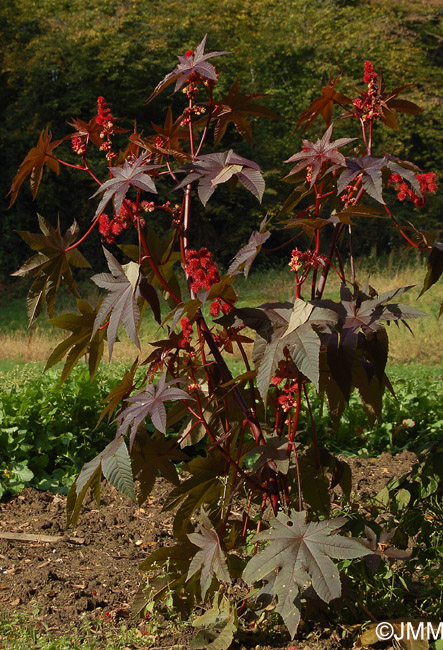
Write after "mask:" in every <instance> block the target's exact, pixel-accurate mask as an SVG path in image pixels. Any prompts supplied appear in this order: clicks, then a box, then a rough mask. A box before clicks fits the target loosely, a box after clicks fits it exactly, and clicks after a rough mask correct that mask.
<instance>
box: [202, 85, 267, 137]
mask: <svg viewBox="0 0 443 650" xmlns="http://www.w3.org/2000/svg"><path fill="white" fill-rule="evenodd" d="M260 97H268V95H267V94H265V93H251V94H248V95H242V94H241V93H240V82H239V80H238V79H236V80H235V81H234V83H233V84H232V86H231V87H230V89H229V92H228V94H227V95H223V96H222V98H221V99H220V100H219V101H218V102H217V104H216V106H215V107H214V110H213V112H212V116H211V117H212V119H215V120H217V122H216V124H215V127H214V145H215V146H217V145H218V144H219V143H220V140H221V139H222V138H223V136H224V134H225V132H226V128H227V126H228V124H229V122H233V124H234V126H235V128H236V129H237V131H238V132H239V133H240V135H241V137H242V138H243V140H247V142H249V144H252V127H251V122H250V121H249V116H250V115H253V116H256V117H268V118H270V119H273V120H276V119H277V120H278V119H279V116H278V115H277V113H274V111H271V109H270V108H268V107H267V106H262V105H260V104H254V103H253V102H254V101H255V100H256V99H259V98H260Z"/></svg>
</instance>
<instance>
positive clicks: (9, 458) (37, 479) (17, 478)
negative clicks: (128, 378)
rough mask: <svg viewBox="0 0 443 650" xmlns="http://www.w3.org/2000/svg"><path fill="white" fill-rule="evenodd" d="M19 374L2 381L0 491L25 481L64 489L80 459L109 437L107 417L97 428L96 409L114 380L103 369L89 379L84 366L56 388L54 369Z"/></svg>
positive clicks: (57, 375) (15, 490) (18, 487)
mask: <svg viewBox="0 0 443 650" xmlns="http://www.w3.org/2000/svg"><path fill="white" fill-rule="evenodd" d="M9 375H12V376H10V380H8V376H9ZM19 375H20V377H15V378H14V376H13V373H9V374H8V375H7V376H6V377H3V381H2V382H1V383H2V388H3V390H2V392H1V396H0V441H1V452H0V495H3V494H5V493H12V494H14V493H18V492H21V490H22V489H23V488H24V487H25V486H32V487H36V488H39V489H42V490H53V491H57V492H61V493H67V491H68V489H69V486H70V485H71V483H72V481H73V479H74V477H75V475H76V473H77V472H78V471H79V470H80V469H81V467H82V465H83V463H84V462H86V461H87V460H88V459H90V458H91V456H93V455H94V454H96V453H97V452H99V451H100V450H101V448H102V447H103V445H104V444H107V443H108V442H109V441H110V440H112V438H113V437H114V432H113V429H112V427H111V426H109V425H108V424H107V422H106V420H105V421H103V422H101V423H100V425H99V426H98V427H97V428H96V425H97V412H96V408H97V403H100V402H101V401H102V400H103V398H104V397H105V396H106V395H107V394H108V393H109V391H110V389H111V388H112V386H113V385H114V384H115V383H116V382H114V380H113V379H112V378H111V377H110V376H109V375H107V374H106V372H101V373H99V374H98V376H97V378H96V379H95V380H94V381H92V382H91V381H90V378H89V374H88V371H87V368H86V366H78V367H77V368H76V369H75V371H74V373H73V374H72V375H71V376H70V377H69V378H68V379H67V380H66V382H65V383H64V384H63V386H62V387H61V388H59V387H58V383H59V378H60V373H59V372H58V371H57V370H55V369H54V370H49V371H48V372H47V373H46V374H44V375H42V373H41V370H39V369H38V368H33V367H32V366H31V368H30V369H28V368H25V369H24V372H22V373H19ZM5 384H6V385H8V384H10V387H9V388H7V387H5Z"/></svg>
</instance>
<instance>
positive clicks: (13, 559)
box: [0, 451, 415, 650]
mask: <svg viewBox="0 0 443 650" xmlns="http://www.w3.org/2000/svg"><path fill="white" fill-rule="evenodd" d="M414 461H415V455H414V454H412V453H411V452H406V451H405V452H403V453H402V454H399V455H397V456H393V457H392V456H391V455H389V454H382V455H381V456H380V457H379V458H377V459H362V458H352V459H347V462H349V464H350V465H351V469H352V472H353V481H354V486H353V487H354V490H355V491H356V493H357V494H358V495H361V496H365V495H368V494H375V493H377V492H378V491H379V490H380V489H381V488H382V487H383V486H384V485H385V483H386V482H387V481H388V480H389V479H391V478H392V477H394V476H395V477H397V476H401V475H402V474H404V473H406V472H407V471H409V469H410V468H411V466H412V464H413V463H414ZM168 490H169V488H168V487H167V484H166V483H164V482H163V481H158V482H157V486H156V489H155V491H154V492H153V494H152V496H151V498H150V499H149V501H148V502H147V504H145V505H144V507H143V508H138V507H137V506H136V505H135V504H133V503H132V502H131V501H130V500H129V499H127V498H126V497H124V496H122V495H120V494H119V493H118V492H116V490H114V489H113V488H112V487H111V486H108V485H105V484H104V485H103V490H102V504H101V507H100V509H98V508H97V506H96V504H95V502H94V501H93V500H89V501H88V500H86V501H85V507H84V508H83V509H82V511H81V514H80V520H79V523H78V526H77V528H76V529H75V530H74V531H71V530H70V531H68V533H67V536H64V535H65V533H66V531H65V528H64V527H65V503H66V498H65V497H62V496H60V495H54V494H51V493H49V492H38V491H37V490H34V489H31V488H29V489H26V490H24V491H23V492H22V494H20V495H19V496H17V497H15V498H14V499H12V500H11V501H9V502H3V503H0V532H1V533H5V532H8V533H20V534H27V535H35V534H38V535H52V536H57V537H60V538H61V539H60V541H57V542H54V541H50V542H42V541H36V540H32V539H31V540H28V541H17V540H14V539H0V610H3V612H6V615H7V612H8V611H11V610H13V611H14V612H17V613H22V614H24V615H26V616H29V618H30V619H31V618H32V616H34V619H33V620H35V616H36V615H35V611H36V610H37V611H38V616H37V618H38V620H40V621H42V623H43V624H44V625H45V627H46V626H47V628H48V629H49V630H50V631H53V632H54V633H55V634H57V633H60V634H62V633H68V631H69V629H70V626H71V625H72V623H74V624H75V623H76V622H79V621H80V619H81V618H82V617H85V616H86V617H88V618H89V619H90V620H92V621H94V620H95V619H101V620H105V621H106V620H108V621H110V622H111V623H115V622H116V621H117V622H119V621H120V622H121V620H122V619H124V620H125V623H126V624H127V625H128V626H136V627H138V628H139V629H140V631H141V632H142V633H143V630H144V629H146V626H147V623H146V622H145V621H142V622H140V621H139V620H134V619H131V618H129V616H130V608H131V601H132V599H133V597H134V595H135V593H136V591H137V589H138V586H139V584H140V582H141V580H143V578H144V576H143V574H142V573H140V572H139V571H138V566H139V565H140V564H141V562H142V561H143V560H144V559H145V558H146V557H147V555H148V554H149V553H150V552H152V551H153V550H155V549H156V548H157V547H158V546H163V545H164V544H165V543H168V541H169V540H170V538H171V536H172V517H171V514H170V513H164V512H162V505H163V502H164V499H165V497H166V494H167V491H168ZM33 611H34V614H33ZM153 645H155V646H157V647H159V646H160V647H165V648H166V647H167V648H172V647H174V648H177V650H178V649H179V648H180V650H186V649H187V648H188V647H189V640H188V639H187V638H186V636H185V637H183V635H182V634H181V635H180V638H179V639H177V638H171V637H170V636H168V634H167V633H166V635H165V636H164V635H160V634H159V638H156V639H155V642H154V643H153ZM243 645H244V644H243ZM290 646H291V643H290V641H289V638H288V636H287V635H284V634H282V635H281V636H280V637H278V636H277V637H276V638H274V640H273V641H272V642H271V645H269V644H265V645H261V644H257V640H255V641H254V638H252V636H251V639H250V642H246V647H248V648H254V649H255V650H280V648H281V649H283V648H284V649H285V650H287V648H288V647H290ZM240 647H241V646H240ZM293 647H296V648H297V649H298V650H308V648H310V649H314V648H318V649H320V648H321V649H323V648H324V649H326V648H327V649H328V650H334V649H335V648H340V647H343V645H342V643H341V642H340V640H339V639H338V637H337V639H335V638H334V633H333V632H332V636H329V638H328V640H327V642H325V643H324V644H322V643H321V640H317V641H315V642H313V641H310V642H309V643H308V644H306V643H303V642H298V641H294V644H293Z"/></svg>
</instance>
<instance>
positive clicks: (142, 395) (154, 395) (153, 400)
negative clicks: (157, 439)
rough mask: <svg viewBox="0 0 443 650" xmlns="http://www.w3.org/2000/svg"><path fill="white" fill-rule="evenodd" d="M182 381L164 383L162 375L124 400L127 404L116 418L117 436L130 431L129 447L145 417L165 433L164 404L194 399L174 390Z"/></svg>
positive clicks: (177, 389)
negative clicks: (153, 382)
mask: <svg viewBox="0 0 443 650" xmlns="http://www.w3.org/2000/svg"><path fill="white" fill-rule="evenodd" d="M180 381H183V380H181V379H172V380H171V381H168V382H167V381H166V375H165V374H163V375H161V377H160V378H159V380H158V382H157V383H156V384H155V386H154V385H153V384H148V385H147V386H146V388H145V389H144V390H142V391H140V392H139V393H136V394H135V395H133V396H132V397H130V398H129V399H127V400H126V402H127V403H128V404H129V406H127V407H126V408H125V409H124V410H123V411H121V412H120V414H119V415H118V416H117V421H118V423H119V425H118V434H119V435H122V434H124V433H125V431H127V429H128V428H130V429H131V434H130V446H131V447H132V444H133V442H134V438H135V434H136V433H137V428H138V426H139V425H140V424H141V423H142V422H143V420H144V419H145V417H146V416H147V415H150V416H151V420H152V424H153V425H154V426H155V428H156V429H157V430H158V431H160V432H161V433H165V432H166V409H165V405H164V402H171V401H176V400H182V399H186V400H188V399H189V400H191V399H192V400H193V399H194V398H193V397H191V396H190V395H188V393H185V391H184V390H181V389H180V388H176V387H174V386H173V384H177V383H178V382H180Z"/></svg>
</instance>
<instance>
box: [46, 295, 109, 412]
mask: <svg viewBox="0 0 443 650" xmlns="http://www.w3.org/2000/svg"><path fill="white" fill-rule="evenodd" d="M99 306H100V303H98V305H97V306H96V307H95V309H94V308H93V307H91V305H90V304H89V303H88V302H86V301H85V300H81V299H80V298H78V299H77V309H78V310H79V312H80V313H79V314H63V315H61V316H56V317H55V318H51V320H50V322H51V325H53V327H58V328H60V329H64V330H68V331H70V332H72V334H71V335H70V336H69V337H68V338H67V339H64V340H63V341H62V342H61V343H59V344H58V345H57V347H56V348H55V350H53V352H52V353H51V355H50V357H49V359H48V361H47V362H46V367H45V371H46V370H48V369H49V368H52V366H54V365H55V364H56V363H59V361H61V360H62V359H63V357H64V356H65V354H66V353H68V356H67V358H66V362H65V365H64V367H63V371H62V374H61V376H60V382H59V385H60V386H61V385H62V384H63V382H64V381H65V379H66V378H67V377H69V375H70V374H71V372H72V370H73V368H74V367H75V365H76V363H77V362H78V361H79V360H80V359H81V358H82V357H83V356H84V355H85V354H88V353H89V360H88V363H89V376H90V378H91V381H92V379H93V378H94V377H95V374H96V372H97V369H98V366H99V364H100V360H101V358H102V356H103V348H104V341H105V339H106V330H99V331H98V332H96V333H95V334H92V332H93V327H94V322H95V319H96V316H97V310H98V308H99ZM100 419H101V418H100ZM99 421H100V420H99Z"/></svg>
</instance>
